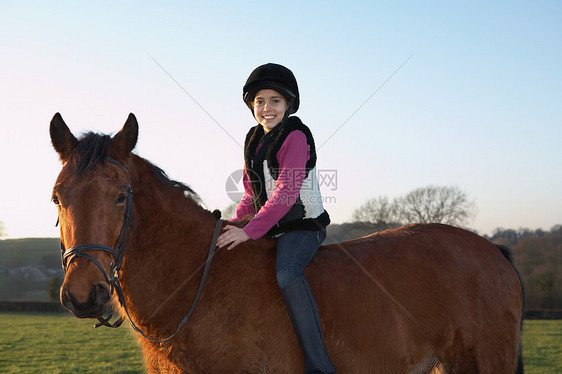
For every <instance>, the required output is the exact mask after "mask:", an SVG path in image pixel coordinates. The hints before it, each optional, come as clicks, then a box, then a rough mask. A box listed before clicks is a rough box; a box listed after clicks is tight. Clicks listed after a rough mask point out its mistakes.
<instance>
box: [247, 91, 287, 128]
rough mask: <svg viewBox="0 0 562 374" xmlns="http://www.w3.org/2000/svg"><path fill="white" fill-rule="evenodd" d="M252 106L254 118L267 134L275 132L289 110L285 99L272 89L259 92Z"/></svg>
mask: <svg viewBox="0 0 562 374" xmlns="http://www.w3.org/2000/svg"><path fill="white" fill-rule="evenodd" d="M252 106H253V108H254V117H256V120H257V121H258V122H259V124H260V125H262V126H263V129H264V131H265V132H269V131H271V130H273V129H274V128H275V126H277V125H278V124H279V123H281V121H282V120H283V117H284V116H285V112H286V111H287V110H288V109H289V104H288V103H287V100H286V99H285V97H284V96H283V95H281V94H280V93H279V92H277V91H274V90H271V89H265V90H259V91H258V93H256V97H255V98H254V101H253V103H252Z"/></svg>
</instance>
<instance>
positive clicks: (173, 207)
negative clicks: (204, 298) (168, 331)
mask: <svg viewBox="0 0 562 374" xmlns="http://www.w3.org/2000/svg"><path fill="white" fill-rule="evenodd" d="M133 182H134V181H133ZM136 182H137V183H134V184H135V185H134V186H133V188H134V200H135V202H134V207H135V210H134V228H133V232H132V235H131V243H130V245H129V246H128V248H127V249H128V250H129V253H128V254H127V256H126V259H125V262H124V266H123V274H122V278H123V290H124V292H125V293H126V297H127V299H128V300H129V302H130V303H131V304H132V305H131V306H129V305H127V307H128V308H129V309H131V311H132V314H133V316H132V317H133V319H136V320H137V321H138V323H140V324H141V325H142V324H146V323H149V324H152V323H153V322H152V321H156V322H154V323H156V324H157V325H159V326H161V325H162V324H163V323H164V324H167V323H166V320H173V319H174V316H171V315H170V314H169V310H170V309H177V308H176V307H177V306H178V305H182V306H183V305H185V304H186V300H188V301H189V300H192V299H193V297H192V295H194V294H195V291H196V288H197V284H198V282H199V274H200V271H199V269H200V267H201V264H202V263H204V261H205V258H206V256H207V251H208V249H209V244H210V239H211V237H212V233H213V230H214V224H215V222H216V219H215V218H213V216H212V214H210V213H209V212H208V211H206V210H204V209H203V208H201V207H200V206H199V205H198V204H197V203H195V202H194V201H193V200H192V199H191V198H189V197H187V198H186V197H184V195H183V192H181V191H177V190H174V189H170V188H168V187H163V186H162V184H161V182H160V181H158V180H156V178H155V177H154V176H153V172H146V171H145V172H144V173H143V174H142V175H141V176H140V177H139V178H138V180H137V181H136ZM180 309H185V307H182V308H180ZM162 317H163V318H162ZM157 321H160V322H157Z"/></svg>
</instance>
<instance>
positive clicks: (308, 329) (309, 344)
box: [281, 277, 336, 374]
mask: <svg viewBox="0 0 562 374" xmlns="http://www.w3.org/2000/svg"><path fill="white" fill-rule="evenodd" d="M281 293H282V295H283V299H284V300H285V306H286V307H287V312H288V313H289V317H290V318H291V322H292V323H293V328H294V329H295V332H296V334H297V338H298V340H299V343H300V345H301V349H302V353H303V356H304V367H305V373H306V374H308V373H326V374H332V373H335V372H336V367H335V366H334V365H333V364H332V363H331V362H330V357H328V353H327V352H326V347H325V346H324V336H323V335H322V328H321V326H320V316H319V314H318V308H317V307H316V302H315V301H314V296H312V291H311V290H310V287H309V285H308V282H307V281H306V278H304V277H302V278H297V279H295V280H294V281H292V282H291V283H289V285H288V286H287V287H285V288H283V289H282V290H281Z"/></svg>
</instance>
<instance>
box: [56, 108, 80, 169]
mask: <svg viewBox="0 0 562 374" xmlns="http://www.w3.org/2000/svg"><path fill="white" fill-rule="evenodd" d="M49 132H50V133H51V142H52V143H53V147H54V148H55V150H56V151H57V152H58V154H59V156H60V159H61V161H62V162H63V163H65V162H66V161H67V160H68V157H69V156H70V153H72V150H73V149H74V148H75V147H76V144H78V139H76V137H75V136H74V135H72V133H71V132H70V129H69V128H68V126H67V125H66V123H64V121H63V119H62V116H61V115H60V113H56V114H55V115H54V116H53V119H52V120H51V126H50V128H49Z"/></svg>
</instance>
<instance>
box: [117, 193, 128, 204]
mask: <svg viewBox="0 0 562 374" xmlns="http://www.w3.org/2000/svg"><path fill="white" fill-rule="evenodd" d="M125 200H127V194H126V193H121V194H119V196H118V197H117V200H115V202H116V203H117V204H121V203H124V202H125Z"/></svg>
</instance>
